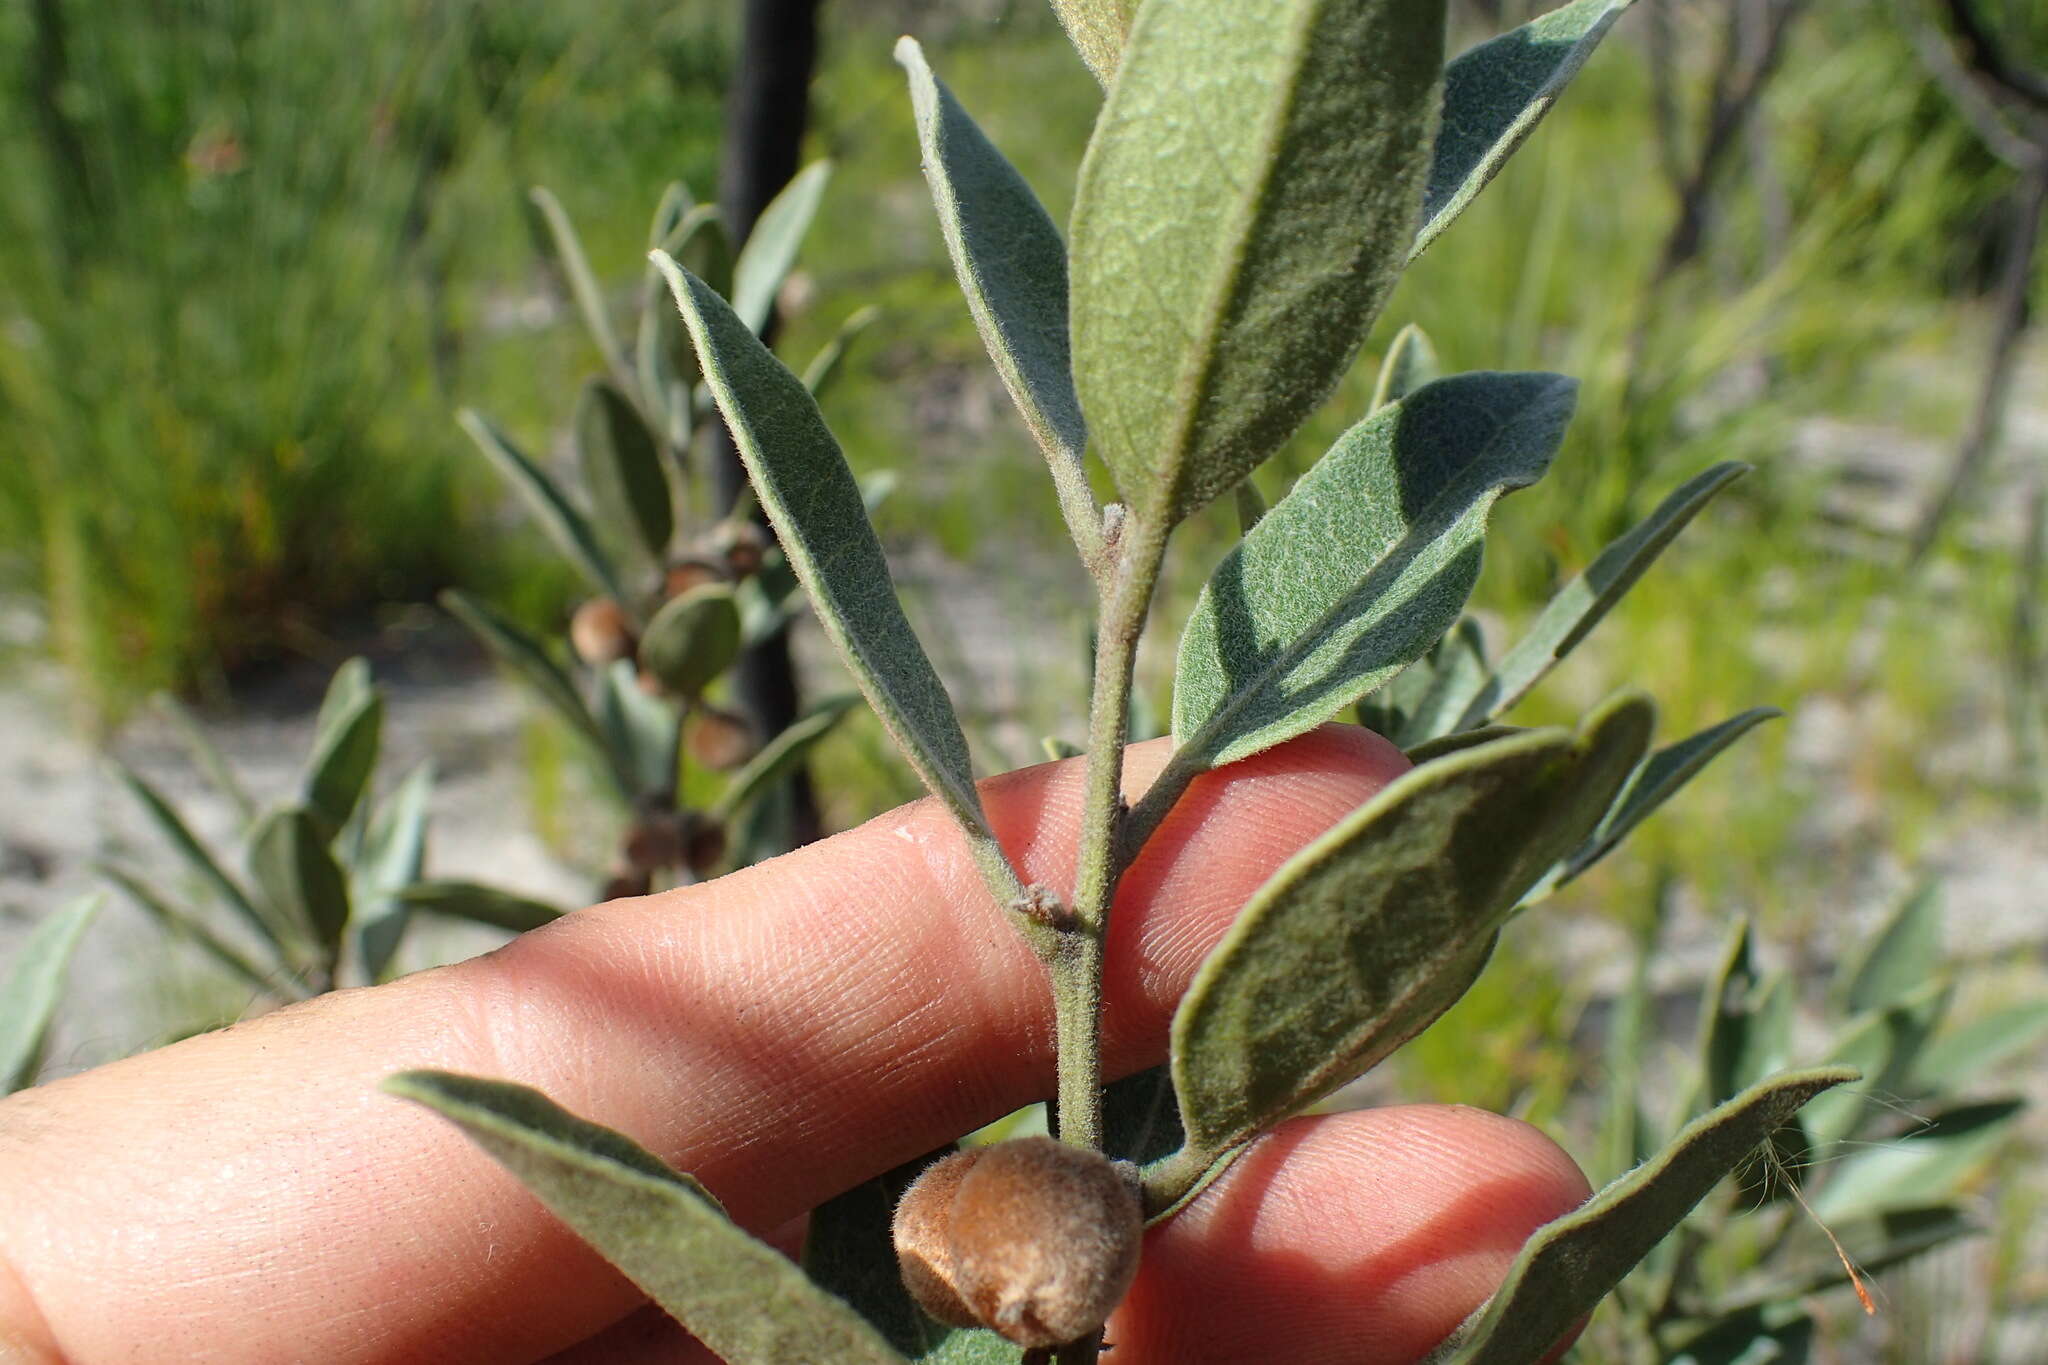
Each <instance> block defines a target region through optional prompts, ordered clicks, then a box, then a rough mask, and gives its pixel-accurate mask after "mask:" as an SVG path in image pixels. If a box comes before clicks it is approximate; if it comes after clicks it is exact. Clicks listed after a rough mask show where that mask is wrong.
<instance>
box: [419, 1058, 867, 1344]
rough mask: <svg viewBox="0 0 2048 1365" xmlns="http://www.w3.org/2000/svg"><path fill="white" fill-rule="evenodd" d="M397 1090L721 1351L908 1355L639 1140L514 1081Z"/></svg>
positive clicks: (428, 1076)
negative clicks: (456, 1132) (443, 1121)
mask: <svg viewBox="0 0 2048 1365" xmlns="http://www.w3.org/2000/svg"><path fill="white" fill-rule="evenodd" d="M384 1088H385V1089H386V1090H388V1091H390V1092H391V1093H392V1094H394V1095H398V1096H401V1097H403V1098H405V1099H409V1100H412V1101H414V1102H416V1103H418V1104H422V1105H425V1106H426V1107H427V1108H429V1109H432V1110H434V1111H435V1112H436V1113H438V1114H440V1115H442V1116H443V1117H445V1118H448V1119H450V1120H452V1121H453V1122H454V1123H455V1124H456V1125H457V1126H458V1127H460V1128H461V1129H462V1130H463V1132H465V1133H467V1134H468V1135H469V1136H470V1138H471V1139H472V1140H474V1141H475V1142H476V1144H477V1145H478V1146H480V1147H482V1148H483V1149H484V1150H485V1151H486V1152H488V1153H490V1155H491V1156H492V1157H493V1158H494V1159H495V1160H497V1161H498V1162H499V1163H500V1164H501V1165H503V1166H504V1167H505V1168H506V1169H507V1170H509V1171H511V1172H512V1174H513V1175H515V1176H517V1177H518V1178H519V1180H520V1182H521V1183H522V1184H524V1185H525V1186H526V1187H527V1189H529V1190H530V1191H532V1192H533V1194H534V1195H535V1196H536V1197H538V1198H539V1200H540V1201H541V1202H542V1203H543V1204H545V1205H547V1207H548V1209H549V1210H550V1211H551V1212H553V1213H554V1214H555V1216H556V1217H558V1218H560V1219H561V1220H562V1221H563V1222H565V1223H567V1224H568V1225H569V1226H570V1227H571V1228H572V1229H574V1230H575V1232H576V1233H577V1235H578V1236H580V1237H582V1238H583V1239H584V1240H585V1241H586V1242H588V1243H590V1245H591V1246H592V1247H594V1248H596V1250H597V1251H598V1252H600V1253H601V1254H602V1255H603V1256H604V1257H605V1259H606V1260H608V1261H610V1262H611V1263H612V1264H613V1265H615V1266H617V1267H618V1268H619V1269H620V1270H621V1271H623V1272H624V1273H625V1275H626V1278H628V1279H630V1280H631V1281H633V1283H634V1284H636V1285H638V1286H639V1287H640V1289H641V1291H642V1292H644V1293H645V1294H646V1295H647V1296H648V1297H649V1298H650V1299H652V1300H653V1301H654V1302H655V1303H656V1304H657V1305H658V1306H660V1307H661V1309H662V1310H663V1311H665V1312H667V1313H669V1314H670V1315H672V1316H673V1317H674V1318H675V1319H676V1321H678V1322H680V1323H681V1324H682V1325H683V1326H684V1327H686V1328H687V1329H689V1331H690V1333H691V1335H693V1336H695V1337H696V1338H697V1339H698V1340H700V1341H702V1342H703V1343H704V1344H705V1345H706V1346H708V1347H710V1348H711V1349H712V1350H713V1351H715V1352H717V1354H718V1355H719V1357H720V1358H721V1359H724V1360H727V1361H731V1362H733V1365H904V1357H903V1356H901V1355H899V1354H898V1353H897V1352H896V1351H894V1350H892V1349H891V1348H890V1347H889V1345H888V1343H887V1342H885V1341H883V1340H882V1338H881V1336H880V1335H878V1334H877V1333H876V1332H875V1330H874V1328H872V1327H870V1326H868V1324H867V1323H865V1322H863V1321H862V1320H861V1319H860V1317H859V1315H858V1314H856V1313H855V1312H854V1311H853V1310H852V1309H851V1308H849V1307H847V1306H846V1304H845V1303H843V1302H841V1301H840V1300H839V1299H837V1298H834V1297H833V1296H832V1295H830V1294H828V1293H826V1292H825V1291H824V1290H822V1289H820V1288H818V1287H817V1286H816V1285H814V1284H812V1283H811V1282H810V1281H809V1280H807V1279H805V1278H804V1275H803V1272H802V1271H800V1270H798V1269H797V1268H796V1267H795V1266H793V1265H791V1264H790V1263H789V1261H788V1260H786V1259H785V1258H784V1257H783V1256H782V1254H781V1253H780V1252H778V1251H776V1250H775V1249H774V1248H773V1247H771V1246H768V1245H766V1244H765V1243H763V1242H760V1241H757V1240H756V1239H755V1238H753V1237H751V1236H749V1235H748V1234H747V1233H746V1232H744V1231H742V1230H741V1229H740V1228H739V1227H737V1226H735V1225H734V1224H733V1223H732V1222H731V1220H729V1219H728V1218H727V1217H726V1216H725V1212H724V1210H723V1209H721V1208H720V1207H719V1206H718V1204H717V1202H716V1201H715V1200H713V1199H712V1198H711V1196H710V1195H709V1194H707V1193H705V1191H704V1187H703V1186H701V1185H699V1184H698V1183H697V1182H696V1181H694V1180H692V1179H690V1177H688V1176H686V1175H682V1174H680V1173H678V1172H676V1171H674V1170H671V1169H670V1168H669V1167H668V1166H667V1165H666V1164H665V1163H663V1162H662V1161H661V1160H660V1158H658V1157H656V1156H654V1155H653V1154H651V1153H649V1152H648V1151H646V1150H645V1149H643V1148H641V1147H640V1146H638V1145H637V1144H635V1143H634V1142H633V1141H632V1140H631V1139H629V1138H627V1137H625V1136H623V1135H621V1134H619V1133H615V1132H612V1131H611V1130H610V1129H608V1128H600V1127H598V1126H597V1125H596V1124H593V1123H589V1122H586V1121H585V1120H583V1119H580V1118H577V1117H576V1116H575V1115H573V1114H571V1113H569V1112H568V1111H567V1110H565V1109H562V1108H561V1107H560V1106H558V1105H556V1104H555V1103H554V1102H553V1101H551V1100H549V1099H548V1098H547V1097H546V1096H545V1095H542V1094H541V1093H540V1092H538V1091H536V1090H529V1089H527V1088H526V1087H525V1086H521V1085H511V1084H508V1083H506V1082H503V1081H487V1080H480V1079H477V1078H474V1077H469V1076H456V1075H450V1074H448V1073H446V1072H437V1071H408V1072H404V1073H402V1074H400V1075H397V1076H393V1077H392V1078H391V1079H389V1080H387V1081H386V1082H384Z"/></svg>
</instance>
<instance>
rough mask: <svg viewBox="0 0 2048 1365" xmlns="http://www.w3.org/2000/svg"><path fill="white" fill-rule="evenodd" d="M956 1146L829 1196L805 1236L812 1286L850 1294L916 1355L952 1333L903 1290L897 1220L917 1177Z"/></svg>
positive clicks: (858, 1308)
mask: <svg viewBox="0 0 2048 1365" xmlns="http://www.w3.org/2000/svg"><path fill="white" fill-rule="evenodd" d="M953 1150H954V1148H953V1146H952V1144H950V1143H949V1144H947V1145H946V1146H945V1147H943V1148H941V1149H940V1150H938V1151H936V1152H928V1153H926V1154H925V1155H924V1156H921V1157H918V1158H917V1159H915V1160H913V1161H908V1162H905V1163H904V1164H903V1165H901V1166H898V1167H896V1168H895V1169H894V1170H891V1171H884V1172H883V1173H882V1174H881V1175H878V1176H876V1177H875V1178H874V1179H873V1180H866V1181H863V1182H861V1183H860V1184H858V1185H855V1186H854V1187H853V1188H852V1189H850V1190H848V1191H847V1192H846V1193H844V1194H841V1195H838V1196H835V1197H834V1198H831V1199H828V1200H826V1201H825V1202H824V1203H822V1204H820V1205H818V1207H817V1208H815V1209H813V1210H811V1219H810V1227H809V1229H808V1230H807V1231H806V1233H805V1234H804V1260H803V1265H804V1273H805V1274H807V1275H809V1276H810V1277H811V1281H812V1283H814V1284H815V1285H817V1286H818V1288H820V1289H822V1290H825V1291H826V1292H827V1293H830V1294H835V1295H837V1296H838V1297H839V1298H841V1299H844V1300H845V1301H846V1302H847V1303H848V1304H850V1305H852V1307H853V1308H854V1309H855V1310H856V1311H858V1312H859V1313H860V1315H861V1316H862V1317H863V1318H865V1319H867V1321H868V1323H869V1324H870V1325H872V1326H873V1327H874V1328H875V1329H876V1330H877V1331H879V1332H880V1333H881V1334H882V1335H883V1336H884V1337H886V1338H888V1341H889V1344H890V1345H891V1346H894V1347H895V1348H896V1349H897V1350H899V1351H902V1352H903V1353H904V1354H906V1355H909V1356H912V1357H917V1356H921V1355H922V1354H923V1353H924V1352H926V1351H929V1350H931V1349H933V1348H934V1347H936V1346H938V1345H939V1344H940V1343H941V1342H943V1341H944V1340H945V1339H946V1338H947V1337H948V1336H950V1335H952V1332H951V1329H950V1328H947V1327H946V1326H944V1325H943V1324H941V1323H937V1322H934V1321H933V1320H932V1319H930V1318H928V1317H926V1316H925V1315H924V1313H923V1312H922V1311H921V1310H919V1308H918V1306H917V1304H916V1302H915V1301H913V1300H912V1299H911V1297H910V1294H909V1292H908V1291H907V1290H905V1289H904V1287H903V1276H902V1274H901V1273H900V1272H899V1271H898V1270H897V1268H896V1247H895V1243H894V1241H893V1240H892V1237H891V1233H890V1225H891V1223H892V1222H893V1221H894V1219H895V1216H896V1202H897V1201H898V1200H899V1199H901V1198H902V1197H903V1192H904V1191H905V1190H907V1189H909V1188H910V1185H911V1182H913V1181H914V1180H916V1179H917V1178H918V1176H920V1175H922V1174H923V1173H924V1170H925V1168H926V1167H927V1166H930V1165H931V1164H932V1163H933V1162H935V1161H937V1160H939V1159H940V1158H941V1157H944V1156H949V1155H951V1154H952V1152H953Z"/></svg>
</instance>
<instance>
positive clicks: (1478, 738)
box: [1402, 725, 1529, 768]
mask: <svg viewBox="0 0 2048 1365" xmlns="http://www.w3.org/2000/svg"><path fill="white" fill-rule="evenodd" d="M1528 728H1529V727H1527V726H1526V725H1483V726H1481V727H1480V728H1479V729H1477V730H1459V731H1457V732H1456V733H1455V734H1449V735H1438V736H1437V737H1436V738H1435V739H1430V740H1424V741H1423V742H1422V743H1420V744H1418V745H1416V746H1415V747H1414V748H1412V749H1405V750H1403V751H1402V752H1403V753H1405V754H1407V755H1408V761H1409V762H1410V763H1413V764H1414V765H1415V766H1416V767H1418V768H1419V767H1421V766H1422V765H1423V764H1425V763H1428V762H1431V761H1433V760H1435V759H1439V758H1442V757H1443V756H1444V755H1445V754H1455V753H1457V752H1458V751H1459V750H1460V749H1474V748H1477V747H1478V746H1480V745H1481V744H1491V743H1493V741H1495V740H1497V739H1506V738H1507V737H1508V736H1509V735H1519V734H1521V733H1523V732H1524V731H1525V730H1527V729H1528Z"/></svg>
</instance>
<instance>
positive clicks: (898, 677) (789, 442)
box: [656, 257, 994, 844]
mask: <svg viewBox="0 0 2048 1365" xmlns="http://www.w3.org/2000/svg"><path fill="white" fill-rule="evenodd" d="M656 260H657V263H659V264H660V265H661V267H662V270H663V273H665V274H666V275H667V276H668V281H669V287H670V289H672V290H673V291H674V293H675V298H676V304H677V306H678V307H680V308H681V309H682V310H683V316H684V319H685V320H686V321H687V322H688V323H689V326H690V335H691V337H692V338H693V339H694V340H695V341H696V343H697V355H698V360H699V362H700V363H701V364H702V365H703V367H704V373H705V376H706V378H707V379H708V381H709V382H710V385H711V389H712V392H713V393H714V394H715V395H716V396H717V399H718V407H719V411H720V412H722V413H723V414H724V416H725V421H726V425H727V427H728V428H729V429H730V430H731V432H732V435H733V443H734V444H735V445H736V446H738V448H739V452H740V457H741V459H742V460H744V461H745V463H746V466H747V473H748V475H749V476H750V477H751V478H752V479H753V483H754V488H755V491H756V493H757V495H758V496H759V497H760V500H761V506H762V508H763V509H764V510H765V511H766V512H767V513H768V517H769V520H770V521H772V522H773V523H774V525H775V534H776V538H777V539H778V540H780V541H781V543H782V548H783V552H784V554H786V555H787V556H788V559H789V564H790V567H791V568H792V569H794V570H795V571H796V576H797V578H798V579H799V580H801V581H802V583H803V585H804V588H805V590H806V591H807V592H808V593H809V594H810V597H811V605H812V607H813V609H814V610H816V612H817V614H818V620H819V622H820V624H822V625H823V626H824V627H825V633H826V634H827V635H829V636H830V637H831V639H832V643H833V644H834V645H835V646H837V647H838V649H839V655H840V657H841V658H842V659H844V660H845V662H846V666H847V668H848V669H849V670H850V671H851V672H852V673H853V676H854V680H855V681H856V682H857V683H859V684H860V690H861V692H862V693H863V694H864V695H865V696H866V697H867V699H868V704H869V705H871V706H873V707H874V708H875V714H876V715H878V716H880V717H881V720H882V724H883V726H884V727H885V728H886V729H887V730H888V731H889V735H890V737H891V738H892V739H894V740H895V741H896V746H897V747H898V748H899V749H901V750H902V751H903V753H904V756H905V757H906V758H908V759H909V761H910V765H911V767H913V768H914V769H916V770H917V775H918V776H919V777H920V778H922V779H923V780H924V783H925V785H926V786H927V787H929V788H930V789H931V791H932V792H933V794H934V795H936V796H937V797H938V798H939V799H940V801H942V802H943V803H944V804H945V806H946V807H947V809H948V810H950V811H951V812H952V813H953V816H954V818H955V819H956V820H958V821H960V822H961V824H962V825H963V826H965V827H966V828H967V829H968V830H969V831H970V833H971V834H973V835H975V836H977V837H978V838H979V839H981V840H983V841H985V842H986V843H989V844H992V843H993V839H994V836H993V835H990V834H989V833H988V824H987V821H986V820H985V819H984V817H983V816H982V812H981V798H980V797H979V796H978V795H977V794H976V792H975V790H974V775H973V772H972V769H971V767H970V765H969V762H968V757H967V739H966V736H964V735H963V734H961V732H960V721H959V718H958V717H957V716H956V715H955V714H954V712H953V703H952V701H951V700H950V699H948V697H947V696H946V689H945V686H944V684H942V683H941V682H940V681H939V675H938V674H937V673H936V672H935V671H934V670H933V668H932V664H931V660H930V659H929V658H927V657H926V655H925V652H924V647H923V646H922V645H920V644H919V643H918V641H917V636H916V634H915V633H913V632H912V630H911V628H910V622H909V621H908V620H906V619H905V618H904V615H903V607H902V604H901V603H899V602H898V601H897V600H896V590H895V587H894V585H893V584H892V583H891V582H890V579H889V565H888V561H887V560H885V559H884V558H883V556H882V546H881V543H880V542H879V541H877V540H876V539H875V532H874V528H873V527H872V526H870V525H869V524H868V518H867V512H866V509H865V508H864V507H863V506H862V503H861V492H860V486H859V485H858V484H856V483H855V482H854V478H853V474H852V471H850V470H849V469H848V468H847V466H846V457H845V456H844V455H842V454H840V451H839V443H838V442H837V441H835V440H833V439H832V433H831V432H830V431H829V430H827V429H826V426H825V419H824V418H823V417H822V416H821V415H820V414H819V412H818V405H817V404H816V403H815V402H813V401H812V399H811V396H810V394H809V393H807V392H805V390H804V386H803V383H802V381H801V380H799V379H798V378H797V377H796V376H795V375H793V374H791V373H790V372H789V371H788V370H787V369H786V368H784V367H783V365H782V363H781V362H780V361H778V360H777V359H776V358H775V357H774V355H773V354H771V353H770V352H769V350H768V349H767V348H766V347H765V346H763V345H762V344H761V343H760V341H759V340H757V339H756V338H755V336H754V335H753V333H752V332H751V331H749V330H747V328H746V327H745V325H744V324H743V322H742V320H741V319H740V318H739V317H738V316H737V315H736V314H735V313H734V312H733V311H732V309H730V308H728V307H726V305H725V300H723V299H721V298H719V297H718V296H717V295H716V294H714V293H712V292H711V290H710V288H709V287H708V286H706V285H705V283H704V282H703V281H702V280H699V279H696V278H694V277H692V276H689V275H686V274H684V273H682V271H681V270H680V269H678V268H677V266H676V265H675V263H674V262H673V261H670V260H668V258H667V257H657V258H656Z"/></svg>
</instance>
